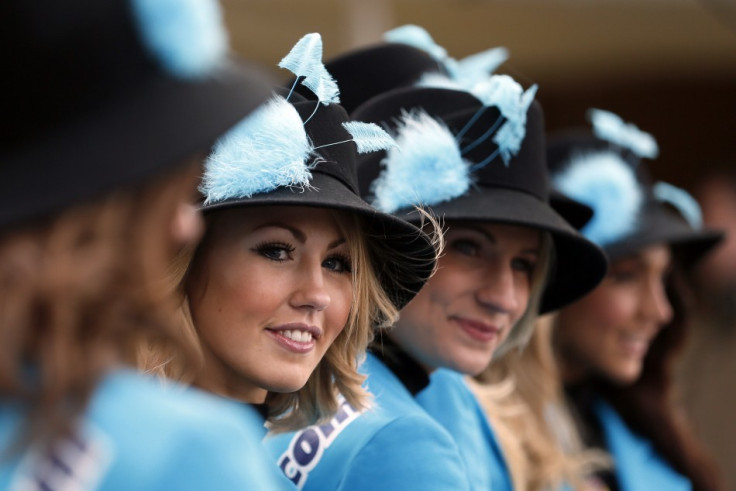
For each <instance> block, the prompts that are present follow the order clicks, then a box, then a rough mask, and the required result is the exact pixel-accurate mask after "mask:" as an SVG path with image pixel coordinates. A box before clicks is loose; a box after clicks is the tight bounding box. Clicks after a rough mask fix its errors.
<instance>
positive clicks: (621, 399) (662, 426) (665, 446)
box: [596, 269, 721, 491]
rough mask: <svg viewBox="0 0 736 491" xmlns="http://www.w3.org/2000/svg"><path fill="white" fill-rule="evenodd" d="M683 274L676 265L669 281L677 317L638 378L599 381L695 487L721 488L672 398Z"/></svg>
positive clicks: (682, 318) (685, 305)
mask: <svg viewBox="0 0 736 491" xmlns="http://www.w3.org/2000/svg"><path fill="white" fill-rule="evenodd" d="M683 275H684V273H683V272H682V271H680V270H677V269H676V270H675V273H674V274H673V276H672V278H671V280H670V281H669V282H668V284H667V297H668V300H669V301H670V304H671V305H672V311H673V319H672V321H671V322H670V323H669V324H668V325H667V326H664V327H663V328H662V329H661V330H660V332H659V334H658V335H657V337H656V338H655V339H654V341H653V342H652V344H651V346H650V348H649V352H648V353H647V355H646V357H645V358H644V364H643V368H642V373H641V376H640V377H639V379H638V380H637V381H636V382H635V383H633V384H631V385H626V386H620V385H617V384H614V383H611V382H608V381H606V380H605V379H603V378H598V379H596V383H597V384H598V385H597V387H598V389H599V391H600V393H601V394H602V395H603V396H604V397H605V398H606V400H608V401H609V402H610V403H611V405H613V406H614V407H615V408H616V410H617V411H618V412H619V413H620V414H621V417H622V418H623V419H624V421H626V423H627V424H628V425H629V426H630V427H631V429H632V430H634V431H636V432H637V433H639V434H641V435H643V436H644V437H645V438H647V439H649V440H651V442H652V444H653V445H654V447H655V448H656V450H657V452H659V453H660V455H662V457H664V458H665V460H667V461H668V462H669V463H670V464H671V465H672V466H673V467H674V468H675V469H676V470H677V471H678V472H680V473H682V474H684V475H685V476H687V477H688V478H689V479H690V481H691V482H692V485H693V489H694V490H696V491H697V490H702V491H711V490H717V489H721V483H720V481H719V479H718V475H717V472H716V470H715V466H714V464H713V463H712V462H711V460H710V457H709V456H708V455H707V453H706V452H705V450H704V448H703V447H702V445H701V444H700V442H699V441H698V440H697V438H696V437H695V435H694V433H693V431H692V429H691V427H690V425H689V424H688V421H687V419H686V417H685V414H684V412H683V410H682V409H681V408H680V407H679V406H676V405H675V404H674V401H673V396H674V393H673V391H674V386H673V382H672V370H673V364H674V362H675V360H676V358H677V356H678V354H679V353H680V352H681V351H682V348H683V346H684V343H685V341H686V334H687V313H688V311H689V307H690V305H689V303H690V302H691V299H690V296H691V293H690V292H689V290H688V289H687V283H686V281H685V278H684V276H683Z"/></svg>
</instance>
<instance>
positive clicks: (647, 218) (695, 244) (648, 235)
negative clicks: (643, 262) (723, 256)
mask: <svg viewBox="0 0 736 491" xmlns="http://www.w3.org/2000/svg"><path fill="white" fill-rule="evenodd" d="M723 238H724V234H723V232H720V231H717V230H707V229H706V230H694V229H692V228H691V227H690V226H689V225H688V224H687V223H685V221H684V220H683V219H682V218H680V217H678V216H676V215H674V214H673V213H671V212H669V211H668V210H666V209H665V207H664V206H662V205H660V204H656V205H652V206H650V207H649V208H648V209H646V210H645V212H644V215H643V217H642V218H641V223H640V226H638V227H637V229H636V232H635V233H634V234H632V235H630V236H627V237H625V238H624V239H623V240H620V241H618V242H615V243H613V244H610V245H606V246H605V247H604V250H605V251H606V254H607V255H608V257H609V258H610V259H611V260H616V259H619V258H622V257H625V256H629V255H632V254H636V253H637V252H639V251H641V250H642V249H644V248H646V247H649V246H652V245H655V244H668V245H670V246H671V247H672V249H673V251H674V252H675V255H676V257H677V259H678V261H679V262H680V264H681V265H682V266H683V267H684V268H685V269H689V268H691V267H692V266H693V265H694V264H695V263H697V262H698V261H699V260H700V259H701V258H702V257H703V256H705V255H706V254H707V253H708V252H710V251H711V249H713V248H714V247H715V246H716V245H718V244H719V243H720V242H721V241H722V240H723Z"/></svg>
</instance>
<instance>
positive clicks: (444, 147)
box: [372, 111, 471, 213]
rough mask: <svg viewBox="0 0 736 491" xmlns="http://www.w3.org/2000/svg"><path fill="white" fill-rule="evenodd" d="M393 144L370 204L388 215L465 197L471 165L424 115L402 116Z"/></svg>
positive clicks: (447, 132)
mask: <svg viewBox="0 0 736 491" xmlns="http://www.w3.org/2000/svg"><path fill="white" fill-rule="evenodd" d="M396 143H397V144H398V146H396V147H392V148H391V149H390V150H389V151H388V154H387V156H386V158H385V159H384V160H383V162H382V164H383V167H384V169H383V171H382V172H381V174H380V175H379V177H378V178H377V179H376V180H375V181H373V184H372V191H373V195H374V197H375V199H374V201H373V205H374V206H375V207H376V208H378V209H379V210H382V211H384V212H387V213H392V212H395V211H396V210H399V209H402V208H408V207H411V206H414V205H429V206H431V205H436V204H438V203H441V202H443V201H448V200H451V199H453V198H456V197H458V196H461V195H462V194H464V193H465V192H466V191H467V190H468V188H469V187H470V185H471V178H470V163H469V162H467V161H466V160H464V159H463V158H462V156H461V155H460V149H459V148H458V146H457V143H456V142H455V136H454V135H453V134H452V133H451V132H450V130H449V129H448V128H447V127H446V126H445V125H444V124H442V123H441V122H439V121H437V120H435V119H434V118H432V117H431V116H429V115H428V114H427V113H425V112H422V111H418V112H413V113H408V114H407V113H405V114H404V115H403V116H402V119H401V122H400V124H399V126H398V128H397V137H396Z"/></svg>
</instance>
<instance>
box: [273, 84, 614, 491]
mask: <svg viewBox="0 0 736 491" xmlns="http://www.w3.org/2000/svg"><path fill="white" fill-rule="evenodd" d="M480 94H481V92H479V97H480ZM483 94H485V95H486V96H487V97H486V98H485V99H480V98H479V97H476V96H474V95H471V94H470V93H467V92H463V91H457V90H448V89H432V88H405V89H397V90H394V91H391V92H387V93H385V94H383V95H380V96H377V97H375V98H373V99H371V100H369V101H368V102H366V103H365V104H363V105H362V106H361V107H359V108H358V109H357V110H356V111H355V112H354V113H353V117H355V118H358V119H361V120H366V121H373V122H376V123H379V124H383V125H386V126H388V127H390V128H391V129H392V130H393V131H394V132H395V134H396V138H397V142H398V144H399V148H400V149H401V150H400V151H394V150H393V149H392V150H389V151H388V153H387V154H385V155H383V156H372V157H368V158H364V159H362V161H361V164H360V166H359V173H360V178H361V181H360V182H361V186H362V187H363V189H364V193H365V194H366V195H372V199H373V202H374V204H376V205H377V206H378V207H379V208H380V209H383V210H385V211H388V212H391V213H394V214H395V215H397V216H400V217H402V218H404V219H407V220H409V221H414V220H416V219H417V215H415V214H414V213H413V212H412V211H411V207H412V205H414V204H421V205H424V206H427V207H429V209H430V210H431V212H432V213H433V214H434V215H436V216H437V217H438V218H440V219H443V220H444V221H445V223H446V225H447V232H446V244H447V247H446V252H445V253H444V255H443V256H442V257H441V258H440V260H439V263H438V271H437V273H436V275H435V276H433V277H432V278H431V279H430V281H429V282H428V283H427V285H426V286H425V288H424V289H423V290H422V291H421V292H420V293H419V294H418V295H417V297H416V298H415V299H414V300H413V301H412V302H410V303H409V304H408V305H407V306H406V307H405V308H404V309H403V310H402V311H401V313H400V318H399V320H398V322H396V323H395V324H394V327H393V329H392V330H391V331H390V332H389V333H388V334H384V335H383V336H382V337H381V338H380V339H377V340H376V341H375V342H374V345H373V347H372V349H371V353H370V354H369V356H368V359H367V360H366V362H365V364H364V365H363V370H364V371H365V373H366V374H367V375H368V380H367V382H368V387H369V390H370V391H371V393H372V394H374V396H375V398H376V405H377V407H378V409H377V410H376V411H375V412H366V413H362V414H356V413H352V412H351V413H348V414H347V415H344V416H343V417H342V418H341V419H338V418H335V419H334V420H333V421H332V422H331V424H329V425H325V426H324V427H320V428H310V429H307V430H304V431H302V432H299V433H297V434H296V435H290V436H289V437H281V438H279V439H275V440H273V441H271V442H269V445H270V446H271V447H272V449H273V451H274V452H275V453H276V454H277V455H282V458H284V457H289V458H291V460H292V461H297V462H298V463H299V464H302V465H294V466H293V469H292V471H293V472H294V473H299V475H300V479H301V482H302V483H303V484H304V487H305V488H310V489H326V488H332V489H334V488H337V489H381V488H385V489H399V488H402V489H403V488H406V487H416V488H421V489H463V488H472V489H489V488H490V487H494V489H503V486H507V485H506V484H503V481H504V480H506V477H505V472H506V471H505V469H504V468H503V458H502V456H500V454H499V452H498V448H497V446H496V444H495V440H494V437H493V433H492V430H491V429H490V427H489V426H488V423H487V421H486V418H485V416H484V415H483V413H482V411H481V410H480V407H479V406H478V404H477V402H476V401H475V399H474V398H473V396H472V395H471V394H470V392H469V391H468V389H467V387H466V386H465V383H464V381H463V380H462V376H461V375H460V374H458V373H453V372H450V371H445V370H438V371H436V369H438V368H449V369H452V370H456V371H458V372H461V373H466V374H476V373H478V372H480V371H481V370H483V369H484V368H485V367H486V365H488V363H489V362H490V361H491V357H492V356H493V354H494V352H495V351H496V350H497V349H498V348H499V347H500V346H504V347H505V349H511V348H512V347H515V346H520V345H523V343H524V342H525V339H526V337H527V336H528V335H529V329H530V327H531V326H532V321H533V318H534V316H535V315H536V311H537V309H538V308H541V309H542V310H543V311H547V310H550V309H554V308H556V307H559V306H560V305H563V304H565V303H567V302H570V301H572V300H573V299H575V298H577V297H579V296H580V295H582V294H584V293H585V292H587V291H588V290H590V289H591V288H593V286H594V285H595V284H597V282H598V281H599V280H600V278H602V276H603V274H604V271H605V259H604V257H603V255H602V253H601V252H600V251H599V249H598V248H597V247H595V246H594V245H592V244H591V243H589V242H588V241H586V240H585V239H583V238H582V237H581V236H580V235H579V234H578V233H577V232H576V231H575V230H574V229H573V228H572V227H570V226H569V225H568V224H567V223H566V222H565V221H564V220H563V219H562V218H561V217H560V216H559V215H558V214H557V213H556V212H554V211H553V210H552V208H550V206H549V204H548V188H547V171H546V162H545V158H544V148H543V124H542V115H541V109H540V107H539V106H538V104H536V103H534V102H533V90H531V91H527V92H523V91H522V89H521V87H520V86H519V85H518V84H517V83H516V82H514V81H513V80H511V79H510V78H509V77H505V76H500V77H492V78H491V79H490V80H489V81H488V85H487V86H486V87H485V91H484V92H483ZM381 167H383V170H381ZM379 174H380V175H379ZM581 265H584V267H583V266H581ZM563 272H564V274H563ZM433 372H434V373H433ZM430 374H432V378H431V383H430ZM426 418H428V419H429V421H430V423H427V424H425V423H424V421H425V419H426ZM437 423H440V424H437ZM431 432H436V433H435V434H436V436H435V437H433V438H428V437H427V434H431ZM322 433H324V434H326V435H328V436H327V437H326V438H325V439H324V443H323V445H322V446H321V447H320V451H319V452H318V453H317V455H314V456H311V455H310V456H309V458H302V454H301V453H300V452H299V449H300V448H301V444H302V442H304V441H310V434H317V435H319V434H322ZM448 442H449V443H448ZM325 447H326V448H325ZM458 456H459V457H460V462H459V464H458V462H457V459H458ZM300 459H301V460H300ZM494 462H496V463H497V464H498V465H497V466H496V467H494ZM458 465H459V467H458Z"/></svg>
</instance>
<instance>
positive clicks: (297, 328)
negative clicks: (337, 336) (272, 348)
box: [266, 323, 322, 353]
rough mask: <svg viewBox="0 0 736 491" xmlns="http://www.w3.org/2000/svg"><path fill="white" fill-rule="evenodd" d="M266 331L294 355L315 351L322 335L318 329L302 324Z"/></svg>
mask: <svg viewBox="0 0 736 491" xmlns="http://www.w3.org/2000/svg"><path fill="white" fill-rule="evenodd" d="M266 331H267V332H268V333H269V334H271V335H272V336H273V337H274V339H275V340H276V342H278V343H279V345H280V346H281V347H283V348H286V349H287V350H288V351H291V352H293V353H309V352H310V351H312V349H314V345H315V341H316V340H317V339H319V338H320V336H321V335H322V333H321V331H320V329H319V328H318V327H316V326H310V325H307V324H301V323H294V324H284V325H281V326H276V327H272V328H268V329H266Z"/></svg>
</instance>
